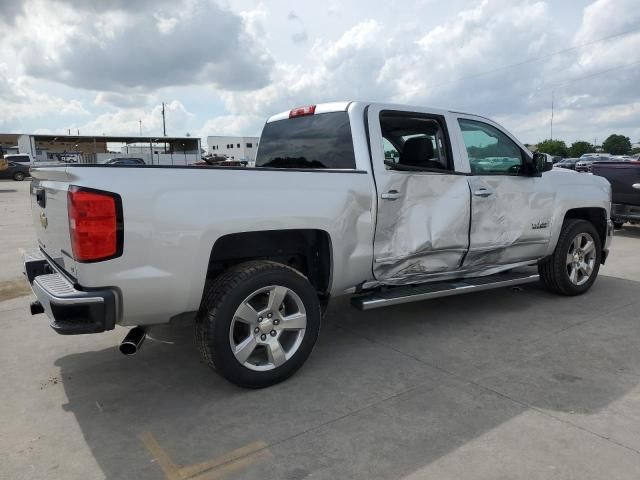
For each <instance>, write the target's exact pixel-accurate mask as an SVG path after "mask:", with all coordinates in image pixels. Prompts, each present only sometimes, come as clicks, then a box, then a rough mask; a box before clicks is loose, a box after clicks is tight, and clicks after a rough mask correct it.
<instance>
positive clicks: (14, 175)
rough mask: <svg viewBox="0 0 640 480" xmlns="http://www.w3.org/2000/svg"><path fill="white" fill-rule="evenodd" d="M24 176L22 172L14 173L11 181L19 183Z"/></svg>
mask: <svg viewBox="0 0 640 480" xmlns="http://www.w3.org/2000/svg"><path fill="white" fill-rule="evenodd" d="M24 178H25V175H24V173H22V172H16V173H14V174H13V179H14V180H15V181H17V182H21V181H22V180H24Z"/></svg>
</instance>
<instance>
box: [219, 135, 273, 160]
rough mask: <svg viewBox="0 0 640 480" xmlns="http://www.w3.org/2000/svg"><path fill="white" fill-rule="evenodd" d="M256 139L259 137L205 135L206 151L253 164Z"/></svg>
mask: <svg viewBox="0 0 640 480" xmlns="http://www.w3.org/2000/svg"><path fill="white" fill-rule="evenodd" d="M258 140H260V137H223V136H212V137H207V152H208V153H209V154H210V155H220V156H226V157H228V158H231V159H233V160H240V161H247V162H249V164H253V163H254V162H255V161H256V152H257V151H258Z"/></svg>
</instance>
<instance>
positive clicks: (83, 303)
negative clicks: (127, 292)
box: [24, 253, 117, 335]
mask: <svg viewBox="0 0 640 480" xmlns="http://www.w3.org/2000/svg"><path fill="white" fill-rule="evenodd" d="M24 274H25V276H26V277H27V279H28V280H29V283H30V284H31V289H32V290H33V293H34V294H35V296H36V297H37V298H38V301H39V302H40V304H41V305H42V307H43V309H44V312H45V313H46V314H47V316H48V317H49V320H50V322H49V324H50V326H51V328H53V329H54V330H55V331H56V332H58V333H59V334H61V335H79V334H84V333H100V332H104V331H105V330H112V329H113V328H114V326H115V323H116V316H117V315H116V305H117V302H116V299H117V295H116V292H115V290H113V289H110V288H103V289H95V290H94V289H91V290H86V289H80V287H78V286H75V285H73V283H72V282H71V281H69V279H68V278H67V277H66V276H65V275H63V274H62V273H61V272H60V271H59V270H57V269H56V268H55V267H54V266H53V265H52V264H51V263H50V262H49V261H48V260H47V259H46V258H45V257H44V256H43V255H42V254H40V253H35V254H28V255H25V258H24Z"/></svg>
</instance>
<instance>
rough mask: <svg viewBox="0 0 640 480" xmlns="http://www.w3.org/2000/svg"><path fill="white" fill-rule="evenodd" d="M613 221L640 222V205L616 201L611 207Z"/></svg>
mask: <svg viewBox="0 0 640 480" xmlns="http://www.w3.org/2000/svg"><path fill="white" fill-rule="evenodd" d="M611 218H612V219H613V221H614V222H615V221H624V222H640V207H638V206H635V205H624V204H622V203H614V204H613V205H612V208H611Z"/></svg>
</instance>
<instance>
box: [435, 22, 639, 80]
mask: <svg viewBox="0 0 640 480" xmlns="http://www.w3.org/2000/svg"><path fill="white" fill-rule="evenodd" d="M636 32H640V28H636V29H633V30H626V31H624V32H620V33H616V34H614V35H609V36H607V37H602V38H599V39H597V40H592V41H590V42H585V43H581V44H580V45H574V46H573V47H567V48H563V49H562V50H556V51H555V52H551V53H547V54H544V55H540V56H538V57H534V58H529V59H527V60H523V61H522V62H518V63H512V64H509V65H504V66H502V67H497V68H494V69H492V70H485V71H484V72H479V73H474V74H473V75H465V76H463V77H458V78H454V79H453V80H448V81H446V82H443V83H437V84H435V85H431V87H430V88H437V87H442V86H445V85H449V84H450V83H456V82H459V81H461V80H467V79H469V78H477V77H481V76H486V75H491V74H492V73H496V72H501V71H503V70H509V69H511V68H515V67H521V66H522V65H527V64H529V63H534V62H538V61H540V60H546V59H547V58H551V57H554V56H556V55H560V54H563V53H567V52H571V51H573V50H578V49H580V48H584V47H588V46H590V45H595V44H596V43H600V42H605V41H607V40H611V39H612V38H618V37H624V36H626V35H630V34H632V33H636Z"/></svg>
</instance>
